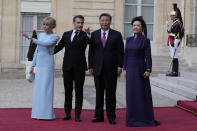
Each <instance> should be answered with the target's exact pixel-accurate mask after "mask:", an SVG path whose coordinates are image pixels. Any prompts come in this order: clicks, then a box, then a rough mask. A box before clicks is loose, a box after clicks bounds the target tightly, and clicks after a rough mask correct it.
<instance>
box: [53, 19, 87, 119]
mask: <svg viewBox="0 0 197 131" xmlns="http://www.w3.org/2000/svg"><path fill="white" fill-rule="evenodd" d="M83 24H84V17H83V16H82V15H77V16H75V17H74V18H73V25H74V29H73V30H71V31H68V32H64V34H63V36H62V39H61V40H60V42H59V43H58V45H57V46H56V47H55V50H54V52H55V53H57V52H59V51H60V50H62V49H63V48H64V47H65V52H64V60H63V66H62V69H63V79H64V89H65V103H64V110H65V114H66V115H65V117H64V118H63V120H69V119H71V110H72V92H73V81H74V85H75V96H76V97H75V98H76V99H75V121H77V122H80V121H81V118H80V114H81V111H82V103H83V85H84V80H85V71H86V70H87V63H86V57H85V50H86V47H87V44H88V42H89V41H90V38H89V37H90V36H89V37H88V34H90V31H89V28H88V29H86V32H87V33H88V34H87V33H86V32H84V31H82V29H83Z"/></svg>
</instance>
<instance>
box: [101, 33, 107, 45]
mask: <svg viewBox="0 0 197 131" xmlns="http://www.w3.org/2000/svg"><path fill="white" fill-rule="evenodd" d="M105 35H106V33H105V32H103V38H102V43H103V48H104V47H105V44H106V36H105Z"/></svg>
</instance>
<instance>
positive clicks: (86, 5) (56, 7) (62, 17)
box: [52, 0, 123, 68]
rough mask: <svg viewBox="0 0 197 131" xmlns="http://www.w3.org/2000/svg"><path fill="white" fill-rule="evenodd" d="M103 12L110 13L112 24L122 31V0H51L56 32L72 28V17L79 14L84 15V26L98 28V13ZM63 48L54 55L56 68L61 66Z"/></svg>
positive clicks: (60, 33) (92, 28) (92, 29)
mask: <svg viewBox="0 0 197 131" xmlns="http://www.w3.org/2000/svg"><path fill="white" fill-rule="evenodd" d="M103 12H107V13H110V14H111V15H112V25H111V28H114V29H116V30H119V31H121V32H122V31H123V0H52V16H53V17H54V18H56V20H57V27H56V29H55V31H56V33H58V34H59V35H60V36H62V34H63V32H65V31H68V30H71V29H73V25H72V18H73V17H74V16H75V15H78V14H81V15H83V16H84V17H85V24H84V28H87V27H90V29H91V31H94V30H96V29H99V28H100V25H99V15H100V14H101V13H103ZM63 53H64V50H62V51H61V52H60V53H58V54H56V55H55V63H56V68H61V64H62V59H63V55H64V54H63Z"/></svg>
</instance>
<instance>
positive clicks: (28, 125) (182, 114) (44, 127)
mask: <svg viewBox="0 0 197 131" xmlns="http://www.w3.org/2000/svg"><path fill="white" fill-rule="evenodd" d="M154 111H155V117H156V119H157V120H159V121H160V122H161V125H160V126H157V127H126V126H125V109H119V110H117V112H116V113H117V124H116V125H110V124H109V123H108V121H107V119H106V117H105V122H101V123H91V122H90V120H91V119H92V117H93V115H94V112H93V111H92V110H84V111H83V113H82V116H81V117H82V120H83V121H82V122H81V123H77V122H75V121H74V115H73V114H74V113H73V112H72V120H69V121H63V120H61V118H62V117H63V116H64V110H63V109H55V114H56V117H57V119H56V120H53V121H41V120H32V119H30V115H31V109H0V131H63V130H65V131H196V130H197V117H196V116H195V115H193V114H191V113H188V112H186V111H184V110H181V109H179V108H155V109H154Z"/></svg>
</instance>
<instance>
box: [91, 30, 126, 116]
mask: <svg viewBox="0 0 197 131" xmlns="http://www.w3.org/2000/svg"><path fill="white" fill-rule="evenodd" d="M123 55H124V43H123V40H122V35H121V33H120V32H118V31H115V30H113V29H109V33H108V37H107V41H106V45H105V47H104V48H103V45H102V40H101V29H99V30H96V31H95V32H93V33H92V34H91V44H90V47H89V57H88V59H89V69H91V68H93V73H94V82H95V86H96V109H95V118H98V119H101V120H102V119H103V118H104V113H103V112H104V111H103V105H104V104H103V103H104V90H105V91H106V110H107V117H108V119H109V120H115V118H116V115H115V109H116V85H117V69H118V68H119V67H120V68H121V67H122V66H123Z"/></svg>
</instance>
